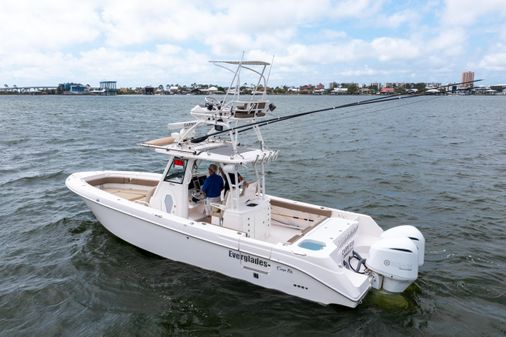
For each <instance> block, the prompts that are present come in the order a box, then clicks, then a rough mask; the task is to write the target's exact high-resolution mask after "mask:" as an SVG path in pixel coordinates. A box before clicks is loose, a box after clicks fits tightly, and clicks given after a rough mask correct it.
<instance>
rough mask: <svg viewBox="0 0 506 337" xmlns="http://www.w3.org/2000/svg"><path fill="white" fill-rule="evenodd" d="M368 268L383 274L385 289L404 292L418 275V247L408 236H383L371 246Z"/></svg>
mask: <svg viewBox="0 0 506 337" xmlns="http://www.w3.org/2000/svg"><path fill="white" fill-rule="evenodd" d="M367 268H369V269H370V270H372V271H374V272H376V273H377V274H379V276H382V279H383V280H382V287H383V289H385V290H387V291H390V292H393V293H400V292H403V291H404V290H405V289H406V288H407V287H408V286H409V285H410V284H411V283H413V282H414V281H415V280H416V279H417V277H418V248H417V247H416V245H415V244H414V243H413V242H412V241H411V240H410V239H408V238H406V237H392V238H389V237H387V238H382V239H380V240H379V241H377V242H375V243H374V244H373V245H372V246H371V248H370V250H369V257H368V258H367ZM379 283H380V284H379V285H378V288H381V277H380V281H379Z"/></svg>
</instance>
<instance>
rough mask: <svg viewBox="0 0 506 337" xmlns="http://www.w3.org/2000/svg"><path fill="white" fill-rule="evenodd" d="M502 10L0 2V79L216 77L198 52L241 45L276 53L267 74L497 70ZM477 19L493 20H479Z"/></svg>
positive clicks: (209, 54)
mask: <svg viewBox="0 0 506 337" xmlns="http://www.w3.org/2000/svg"><path fill="white" fill-rule="evenodd" d="M505 18H506V8H505V6H504V5H503V1H496V0H483V1H480V2H478V3H475V2H474V1H469V0H461V1H452V0H448V1H446V2H441V1H433V2H431V3H429V4H426V3H422V4H420V3H410V5H409V7H407V6H406V5H399V4H397V3H392V2H388V1H373V0H346V1H333V0H312V1H309V0H308V1H298V2H296V3H294V2H293V1H292V0H257V1H254V2H251V1H229V0H218V1H213V2H208V1H204V0H171V1H165V0H150V1H149V2H146V1H141V0H130V1H120V0H88V1H85V2H77V3H76V2H68V1H63V0H54V1H53V0H51V1H50V0H39V1H37V2H31V1H27V0H17V1H7V2H4V3H2V5H1V10H0V58H1V59H2V62H1V63H0V82H4V83H11V82H12V83H13V82H16V84H18V85H19V84H22V82H24V83H25V84H33V83H43V84H50V83H51V82H55V81H67V80H70V81H82V82H85V81H87V82H92V83H96V82H98V81H99V80H101V79H118V81H120V82H119V85H143V84H148V83H152V82H155V83H157V82H160V81H161V82H162V83H163V82H166V81H168V82H183V83H188V82H190V83H191V82H194V81H212V82H215V83H217V82H218V81H219V80H221V78H222V77H215V76H216V74H219V73H216V72H214V69H213V67H210V66H209V65H208V63H207V62H206V61H207V60H209V59H232V58H234V59H235V58H239V57H240V56H241V54H242V52H243V51H245V52H246V57H247V58H259V59H264V60H270V59H271V58H272V55H275V67H274V69H273V73H272V76H271V78H272V79H273V80H276V81H279V82H285V83H286V81H288V80H286V81H285V80H283V78H286V79H289V80H291V81H303V82H306V81H310V80H313V79H314V80H315V81H319V78H322V79H327V78H329V79H331V78H332V76H350V77H351V76H357V81H360V77H362V78H369V77H371V76H378V77H382V78H384V79H385V81H387V80H388V81H395V80H396V78H387V77H395V76H401V75H402V74H404V73H401V72H400V71H399V69H410V70H409V73H416V74H424V76H427V78H428V79H430V76H433V77H435V78H434V80H437V78H438V76H441V74H444V76H452V73H455V72H460V71H461V70H460V69H461V68H464V67H467V66H468V65H475V66H476V67H477V68H480V69H481V70H483V72H486V71H489V72H490V73H488V74H485V75H489V76H487V77H491V76H492V77H498V76H500V74H497V73H494V72H492V70H493V69H503V68H502V67H503V63H502V61H501V59H500V57H502V55H503V50H502V49H494V46H491V45H490V44H491V43H492V42H491V41H493V42H494V43H495V42H496V41H498V40H499V41H500V40H501V39H503V40H504V36H506V35H504V34H506V33H504V29H503V28H500V27H504V23H503V22H504V21H505ZM481 22H493V23H495V24H494V25H493V26H486V27H487V29H483V27H484V26H483V24H482V23H481ZM22 23H28V24H22ZM477 37H478V38H477ZM484 54H485V55H484ZM364 64H367V65H368V66H364ZM380 69H381V70H380ZM485 75H483V76H485ZM217 76H221V75H217ZM455 76H456V77H457V76H459V74H455ZM480 76H481V75H480ZM279 82H278V83H279ZM92 83H90V84H92ZM155 83H152V84H155Z"/></svg>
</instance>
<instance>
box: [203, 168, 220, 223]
mask: <svg viewBox="0 0 506 337" xmlns="http://www.w3.org/2000/svg"><path fill="white" fill-rule="evenodd" d="M208 171H209V177H207V178H206V180H205V181H204V185H203V186H202V192H204V193H205V195H206V200H205V210H206V215H211V205H210V204H211V203H213V202H220V196H221V190H222V189H223V179H222V178H221V177H220V176H219V175H217V174H216V172H217V171H218V167H217V166H216V165H215V164H211V165H209V168H208Z"/></svg>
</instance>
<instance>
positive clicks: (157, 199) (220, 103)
mask: <svg viewBox="0 0 506 337" xmlns="http://www.w3.org/2000/svg"><path fill="white" fill-rule="evenodd" d="M213 63H214V64H216V65H218V66H220V67H222V68H225V69H227V70H229V71H231V73H232V74H233V79H232V81H231V85H230V87H229V89H228V90H227V91H226V94H225V96H224V97H223V99H218V98H217V96H210V97H206V99H205V103H204V104H201V105H197V106H195V107H194V108H193V109H192V110H191V115H192V116H193V119H192V120H189V121H185V122H177V123H171V124H169V125H168V127H169V129H170V130H172V131H173V132H172V133H171V134H170V135H169V136H167V137H163V138H159V139H155V140H152V141H146V142H144V143H142V144H141V145H143V146H145V147H148V148H152V149H154V150H155V151H156V152H158V153H160V154H161V155H163V156H166V157H167V165H166V167H165V170H164V172H163V173H162V174H156V173H149V172H125V171H95V172H79V173H74V174H72V175H70V176H69V177H68V178H67V180H66V185H67V187H68V188H69V189H70V190H72V191H73V192H75V193H76V194H77V195H79V196H80V197H81V198H82V199H83V200H84V202H85V203H86V204H87V205H88V207H89V208H90V209H91V211H92V212H93V213H94V214H95V216H96V218H97V219H98V221H100V222H101V223H102V224H103V225H104V227H105V228H106V229H107V230H109V231H110V232H111V233H112V234H114V235H116V236H117V237H119V238H121V239H123V240H125V241H127V242H129V243H130V244H132V245H134V246H137V247H140V248H142V249H145V250H147V251H149V252H152V253H154V254H157V255H159V256H162V257H165V258H168V259H171V260H174V261H180V262H184V263H188V264H191V265H194V266H198V267H200V268H204V269H208V270H212V271H216V272H219V273H222V274H224V275H227V276H230V277H234V278H237V279H241V280H244V281H247V282H250V283H253V284H256V285H259V286H262V287H265V288H270V289H276V290H279V291H282V292H284V293H287V294H290V295H293V296H297V297H300V298H304V299H307V300H310V301H314V302H318V303H322V304H339V305H344V306H348V307H356V306H357V305H358V304H359V303H360V302H361V301H362V299H363V298H364V296H366V294H367V292H368V291H369V290H370V289H371V288H375V289H384V290H387V291H389V292H394V293H398V292H403V291H404V290H405V289H406V288H407V287H408V286H409V285H410V284H411V283H412V282H414V281H415V280H416V279H417V277H418V268H419V267H420V266H422V265H423V263H424V250H425V239H424V237H423V235H422V234H421V233H420V231H419V230H418V229H416V228H415V227H413V226H399V227H394V228H391V229H389V230H386V231H383V230H382V229H381V228H380V227H379V226H378V225H377V223H376V222H375V221H374V220H373V219H372V218H371V217H370V216H368V215H364V214H359V213H354V212H348V211H343V210H339V209H334V208H330V207H326V206H320V205H314V204H310V203H305V202H300V201H295V200H290V199H286V198H280V197H276V196H273V195H269V194H267V193H266V177H265V167H266V165H269V164H270V163H271V162H272V161H275V160H276V158H277V157H278V151H276V150H273V149H270V148H269V147H268V146H267V144H266V142H265V141H264V138H263V137H262V133H261V130H260V129H261V126H262V123H261V121H262V120H263V119H264V118H265V117H266V116H269V115H270V113H271V112H272V110H274V108H275V106H274V105H273V104H272V103H271V102H269V100H268V99H267V95H266V88H267V77H268V75H267V74H266V71H267V70H268V71H269V72H270V64H269V63H267V62H262V61H221V62H218V61H214V62H213ZM243 72H250V73H252V74H256V76H258V81H257V84H256V87H255V88H254V90H252V92H253V93H255V94H254V95H248V96H241V95H240V82H239V81H240V78H241V74H242V73H243ZM259 91H260V92H261V93H262V94H261V95H258V92H259ZM241 125H245V128H243V129H241V128H238V126H241ZM250 129H251V130H253V132H254V135H255V137H256V141H257V144H258V145H257V146H256V147H253V146H251V147H250V146H245V145H243V144H242V143H241V142H239V136H240V135H241V132H242V131H245V130H250ZM209 164H215V165H217V166H218V167H219V168H221V172H222V173H221V174H222V177H223V179H224V180H225V181H226V183H227V184H228V186H229V189H228V191H227V192H224V193H222V195H221V197H220V198H219V200H217V201H215V202H212V203H210V205H209V206H210V207H211V212H210V214H209V215H206V214H205V201H204V200H203V195H202V192H201V187H202V185H203V184H204V182H205V179H206V172H207V168H208V166H209ZM239 172H242V173H244V172H249V175H248V177H249V179H248V180H249V183H246V182H245V180H242V179H240V174H239ZM251 177H254V178H253V179H252V178H251ZM294 178H295V177H294Z"/></svg>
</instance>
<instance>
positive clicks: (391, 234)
mask: <svg viewBox="0 0 506 337" xmlns="http://www.w3.org/2000/svg"><path fill="white" fill-rule="evenodd" d="M402 237H404V238H408V239H410V240H411V241H412V242H413V243H414V244H415V246H416V248H417V249H418V266H419V267H421V266H423V262H424V256H425V238H424V237H423V235H422V233H421V232H420V231H419V230H418V228H416V227H414V226H409V225H405V226H397V227H394V228H390V229H388V230H386V231H384V232H383V233H381V236H380V238H382V239H383V238H402Z"/></svg>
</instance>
